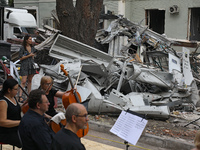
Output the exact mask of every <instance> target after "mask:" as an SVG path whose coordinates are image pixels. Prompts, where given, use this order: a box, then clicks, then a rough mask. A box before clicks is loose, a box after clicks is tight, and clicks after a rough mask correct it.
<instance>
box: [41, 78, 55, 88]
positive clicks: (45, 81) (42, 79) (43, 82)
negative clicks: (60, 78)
mask: <svg viewBox="0 0 200 150" xmlns="http://www.w3.org/2000/svg"><path fill="white" fill-rule="evenodd" d="M48 80H51V82H53V79H52V78H51V77H50V76H43V77H42V78H41V80H40V86H41V87H42V86H43V85H44V84H45V83H47V81H48Z"/></svg>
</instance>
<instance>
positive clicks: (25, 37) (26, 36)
mask: <svg viewBox="0 0 200 150" xmlns="http://www.w3.org/2000/svg"><path fill="white" fill-rule="evenodd" d="M29 37H31V36H30V35H29V34H27V35H25V36H24V40H23V43H22V45H23V47H24V49H26V44H27V42H26V41H27V40H28V39H29ZM31 46H32V45H31Z"/></svg>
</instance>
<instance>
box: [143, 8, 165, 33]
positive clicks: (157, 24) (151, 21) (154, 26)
mask: <svg viewBox="0 0 200 150" xmlns="http://www.w3.org/2000/svg"><path fill="white" fill-rule="evenodd" d="M145 13H146V25H148V26H149V29H151V30H153V31H155V32H157V33H159V34H163V33H164V29H165V10H158V9H152V10H146V12H145Z"/></svg>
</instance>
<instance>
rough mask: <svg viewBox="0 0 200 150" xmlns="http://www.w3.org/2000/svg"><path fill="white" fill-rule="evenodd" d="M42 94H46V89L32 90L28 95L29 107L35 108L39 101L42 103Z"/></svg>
mask: <svg viewBox="0 0 200 150" xmlns="http://www.w3.org/2000/svg"><path fill="white" fill-rule="evenodd" d="M42 95H45V93H44V91H41V90H40V89H35V90H32V91H31V92H30V94H29V97H28V105H29V107H30V108H32V109H35V108H36V105H37V103H42Z"/></svg>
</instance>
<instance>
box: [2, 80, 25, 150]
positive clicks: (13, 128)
mask: <svg viewBox="0 0 200 150" xmlns="http://www.w3.org/2000/svg"><path fill="white" fill-rule="evenodd" d="M17 92H18V82H17V81H16V80H15V79H7V80H5V81H4V83H3V88H2V90H1V92H0V97H1V98H0V142H2V143H5V144H11V145H14V146H17V147H19V148H20V147H21V143H20V140H19V136H18V134H17V130H18V126H19V123H20V120H21V108H20V105H19V104H18V102H17V100H16V98H15V96H16V95H17Z"/></svg>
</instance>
